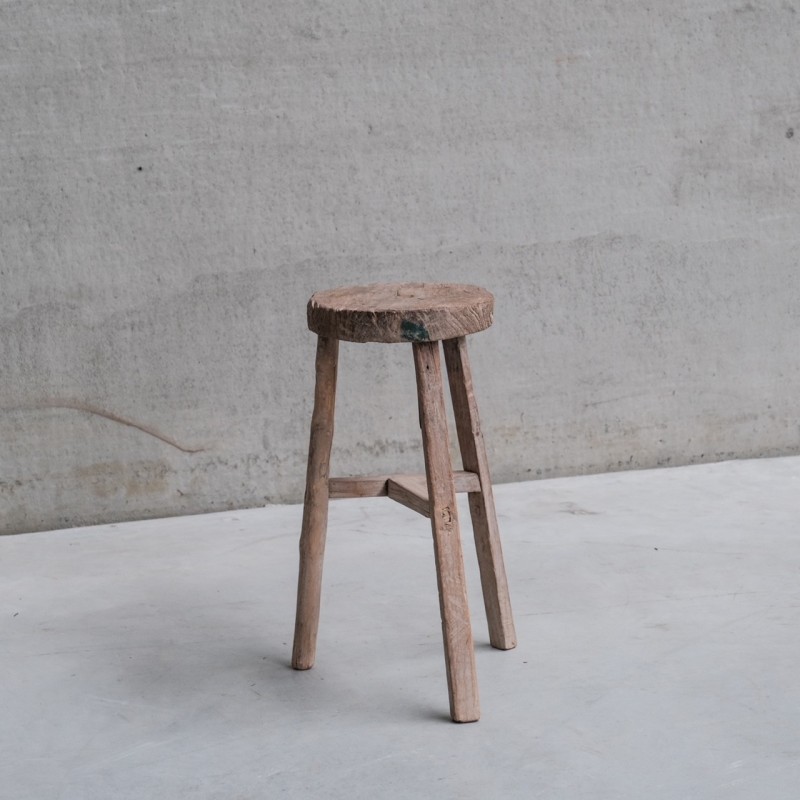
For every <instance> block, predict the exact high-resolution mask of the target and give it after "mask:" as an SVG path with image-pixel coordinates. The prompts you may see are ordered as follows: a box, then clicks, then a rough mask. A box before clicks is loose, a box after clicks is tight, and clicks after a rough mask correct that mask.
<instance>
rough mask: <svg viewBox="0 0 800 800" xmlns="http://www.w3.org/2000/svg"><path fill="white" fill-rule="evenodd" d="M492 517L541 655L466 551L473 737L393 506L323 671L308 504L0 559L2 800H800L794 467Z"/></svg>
mask: <svg viewBox="0 0 800 800" xmlns="http://www.w3.org/2000/svg"><path fill="white" fill-rule="evenodd" d="M496 494H497V504H498V512H499V514H500V517H501V520H500V522H501V530H502V533H503V537H504V543H505V551H506V561H507V567H508V572H509V577H510V581H511V590H512V600H513V602H514V607H515V612H516V623H517V630H518V634H519V639H520V644H519V647H518V648H517V649H516V650H513V651H510V652H505V653H503V652H499V651H495V650H492V649H491V648H490V647H489V646H488V640H487V636H486V631H485V625H484V618H483V609H482V607H481V602H480V591H479V584H478V580H477V574H476V566H475V563H474V556H473V553H472V552H469V551H468V553H467V554H468V570H469V579H470V586H471V604H472V613H473V618H474V629H475V639H476V648H477V660H478V669H479V673H480V682H481V696H482V708H483V719H482V720H481V722H479V723H477V724H474V725H454V724H452V723H450V722H449V721H447V692H446V687H445V678H444V670H443V657H442V647H441V641H440V632H439V621H438V605H437V598H436V584H435V579H434V573H433V558H432V548H431V544H430V533H429V528H428V522H427V520H425V519H423V518H422V517H418V516H416V515H415V514H414V513H413V512H411V511H408V510H406V509H405V508H403V507H402V506H399V505H396V504H395V503H393V502H392V501H390V500H388V499H372V500H363V501H361V500H345V501H337V502H335V503H334V504H332V506H331V519H330V538H329V544H328V554H327V558H328V560H327V562H326V570H327V571H326V584H325V592H324V605H323V618H322V629H321V634H320V642H319V650H318V661H317V666H316V667H315V668H314V669H313V670H311V671H310V672H305V673H298V672H294V671H292V670H291V669H290V668H289V666H288V661H289V656H290V649H291V638H290V637H291V632H292V623H293V615H294V590H295V574H296V549H297V548H296V546H297V535H298V528H299V524H300V513H301V509H300V508H299V507H298V506H283V507H270V508H266V509H259V510H253V511H241V512H235V513H222V514H213V515H207V516H199V517H183V518H176V519H168V520H154V521H149V522H133V523H126V524H121V525H107V526H102V527H96V528H83V529H75V530H66V531H55V532H51V533H39V534H28V535H24V536H17V537H5V538H2V539H0V578H1V579H2V582H1V583H0V637H1V639H0V640H1V641H2V660H0V736H1V737H2V742H1V743H0V744H1V747H2V749H1V750H0V752H2V758H1V759H0V796H2V797H4V798H14V800H26V799H27V798H35V799H36V800H47V799H49V798H59V799H60V800H73V799H74V800H90V798H103V800H108V798H114V799H115V800H123V799H124V798H148V800H149V799H150V798H171V799H174V798H219V800H235V799H236V798H271V797H298V798H306V797H320V798H322V797H325V798H370V800H372V798H377V797H381V798H383V797H409V798H411V797H415V798H420V797H433V796H437V797H447V798H450V797H452V798H456V797H457V798H479V797H480V798H491V797H500V796H506V797H520V798H522V797H524V798H531V797H535V798H548V799H549V798H567V799H568V800H578V799H579V798H592V800H596V799H597V798H613V799H614V800H619V799H620V798H631V800H634V799H635V800H642V798H648V800H653V799H654V798H664V799H665V800H667V799H668V800H679V799H680V800H689V798H697V799H698V800H700V799H701V798H702V800H712V799H713V798H726V800H736V799H738V798H741V799H742V800H744V799H745V798H746V799H747V800H752V798H756V797H757V798H769V799H770V800H776V799H782V798H786V799H787V800H789V799H790V798H791V799H792V800H794V798H796V797H797V796H798V792H800V788H798V787H800V680H798V675H799V674H800V671H798V666H797V665H798V662H800V637H798V630H800V514H798V511H800V458H788V459H774V460H763V461H739V462H728V463H723V464H715V465H708V466H697V467H686V468H680V469H671V470H654V471H649V472H627V473H617V474H610V475H598V476H592V477H584V478H570V479H558V480H550V481H540V482H535V483H522V484H515V485H505V486H499V487H497V489H496ZM461 516H462V524H463V525H464V527H465V528H468V524H467V523H466V522H465V520H466V518H467V515H466V513H465V509H464V508H463V507H462V514H461ZM465 533H468V531H467V530H465ZM465 539H466V537H465ZM467 541H468V540H467Z"/></svg>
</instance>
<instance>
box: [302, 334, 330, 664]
mask: <svg viewBox="0 0 800 800" xmlns="http://www.w3.org/2000/svg"><path fill="white" fill-rule="evenodd" d="M338 355H339V340H338V339H329V338H327V337H324V336H320V337H319V339H318V341H317V360H316V387H315V390H314V413H313V416H312V418H311V441H310V443H309V447H308V471H307V473H306V493H305V503H304V505H303V526H302V529H301V532H300V575H299V578H298V581H297V616H296V617H295V628H294V648H293V650H292V667H294V668H295V669H310V668H311V667H312V666H314V656H315V654H316V649H317V629H318V627H319V607H320V592H321V589H322V559H323V556H324V553H325V534H326V533H327V528H328V466H329V463H330V457H331V445H332V443H333V412H334V406H335V399H336V366H337V362H338Z"/></svg>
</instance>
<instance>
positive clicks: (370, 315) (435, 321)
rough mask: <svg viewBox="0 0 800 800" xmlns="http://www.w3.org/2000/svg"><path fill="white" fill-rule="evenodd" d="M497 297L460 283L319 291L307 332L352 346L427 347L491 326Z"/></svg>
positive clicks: (312, 301) (311, 304)
mask: <svg viewBox="0 0 800 800" xmlns="http://www.w3.org/2000/svg"><path fill="white" fill-rule="evenodd" d="M493 311H494V297H493V296H492V295H491V293H490V292H487V291H486V290H485V289H481V288H480V287H478V286H469V285H466V284H459V283H389V284H385V283H384V284H370V285H368V286H346V287H343V288H340V289H331V290H329V291H325V292H317V293H316V294H314V295H313V296H312V297H311V299H310V300H309V302H308V327H309V328H310V329H311V330H312V331H314V332H315V333H317V334H319V335H320V336H328V337H332V338H336V339H344V340H346V341H349V342H428V341H437V340H439V339H452V338H453V337H456V336H465V335H466V334H468V333H476V332H478V331H482V330H484V329H485V328H488V327H489V326H490V325H491V324H492V314H493Z"/></svg>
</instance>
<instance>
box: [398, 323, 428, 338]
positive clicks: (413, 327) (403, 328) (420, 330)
mask: <svg viewBox="0 0 800 800" xmlns="http://www.w3.org/2000/svg"><path fill="white" fill-rule="evenodd" d="M400 335H401V336H402V337H403V338H404V339H405V340H406V341H407V342H429V341H430V340H431V337H430V334H429V333H428V329H427V328H426V327H425V326H424V325H419V324H417V323H416V322H411V320H408V319H404V320H403V321H402V322H401V323H400Z"/></svg>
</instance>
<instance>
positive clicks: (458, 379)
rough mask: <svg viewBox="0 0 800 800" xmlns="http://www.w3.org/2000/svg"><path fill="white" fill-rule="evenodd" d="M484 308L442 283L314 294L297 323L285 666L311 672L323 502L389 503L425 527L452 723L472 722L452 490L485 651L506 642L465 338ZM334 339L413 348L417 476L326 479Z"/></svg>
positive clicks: (501, 571)
mask: <svg viewBox="0 0 800 800" xmlns="http://www.w3.org/2000/svg"><path fill="white" fill-rule="evenodd" d="M493 310H494V298H493V297H492V295H491V294H490V293H489V292H487V291H486V290H484V289H481V288H479V287H477V286H466V285H461V284H441V283H397V284H372V285H369V286H351V287H345V288H340V289H333V290H330V291H325V292H318V293H316V294H315V295H313V296H312V298H311V300H310V301H309V303H308V327H309V329H310V330H312V331H313V332H314V333H316V334H317V336H318V340H317V358H316V387H315V391H314V412H313V416H312V419H311V441H310V444H309V451H308V472H307V475H306V491H305V501H304V507H303V523H302V530H301V534H300V575H299V579H298V588H297V616H296V621H295V633H294V648H293V652H292V666H293V667H294V668H295V669H301V670H303V669H310V668H311V667H312V666H313V664H314V657H315V651H316V641H317V629H318V626H319V611H320V591H321V585H322V560H323V554H324V551H325V536H326V530H327V524H328V500H329V499H331V498H341V497H381V496H388V497H390V498H391V499H393V500H396V501H397V502H399V503H402V504H403V505H405V506H408V507H409V508H411V509H413V510H414V511H417V512H419V513H420V514H422V515H423V516H426V517H429V518H430V520H431V528H432V530H433V546H434V556H435V560H436V577H437V582H438V587H439V607H440V611H441V618H442V634H443V637H444V655H445V666H446V671H447V688H448V693H449V698H450V716H451V717H452V719H453V721H454V722H474V721H476V720H478V719H479V718H480V708H479V702H478V681H477V675H476V671H475V653H474V648H473V642H472V627H471V624H470V617H469V608H468V604H467V588H466V580H465V576H464V562H463V557H462V551H461V537H460V531H459V525H458V512H457V507H456V492H467V493H468V494H469V509H470V514H471V516H472V526H473V530H474V534H475V545H476V548H477V551H478V565H479V568H480V576H481V587H482V590H483V600H484V605H485V607H486V617H487V620H488V624H489V639H490V641H491V644H492V646H493V647H496V648H498V649H500V650H510V649H511V648H513V647H514V646H515V645H516V643H517V642H516V634H515V631H514V621H513V618H512V614H511V604H510V601H509V596H508V585H507V581H506V574H505V566H504V564H503V552H502V548H501V544H500V534H499V531H498V528H497V517H496V515H495V509H494V498H493V496H492V484H491V479H490V477H489V465H488V461H487V458H486V448H485V445H484V441H483V436H482V435H481V428H480V422H479V418H478V406H477V404H476V402H475V396H474V394H473V389H472V374H471V372H470V365H469V359H468V357H467V341H466V336H467V335H469V334H471V333H477V332H478V331H482V330H484V329H486V328H488V327H489V326H490V325H491V324H492V313H493ZM340 340H344V341H348V342H386V343H402V342H404V343H410V344H411V345H412V350H413V355H414V367H415V371H416V379H417V397H418V402H419V416H420V427H421V428H422V446H423V451H424V454H425V475H380V476H377V477H354V478H331V477H329V474H328V473H329V463H330V455H331V445H332V442H333V416H334V404H335V395H336V369H337V362H338V353H339V341H340ZM440 341H441V342H442V347H443V350H444V358H445V364H446V366H447V376H448V381H449V384H450V395H451V397H452V401H453V410H454V416H455V421H456V430H457V434H458V443H459V447H460V449H461V458H462V461H463V467H464V469H463V470H459V471H454V470H453V467H452V463H451V460H450V448H449V440H448V433H447V417H446V412H445V400H444V386H443V381H442V371H441V363H440V356H439V342H440Z"/></svg>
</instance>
